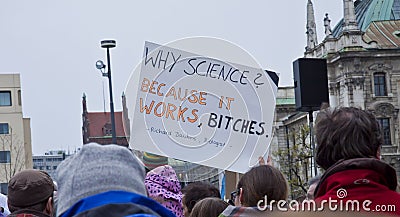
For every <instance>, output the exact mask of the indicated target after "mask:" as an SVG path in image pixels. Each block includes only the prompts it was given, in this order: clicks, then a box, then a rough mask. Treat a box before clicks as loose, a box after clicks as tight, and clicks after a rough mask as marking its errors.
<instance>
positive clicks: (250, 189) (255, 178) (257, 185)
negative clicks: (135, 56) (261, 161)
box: [237, 165, 288, 207]
mask: <svg viewBox="0 0 400 217" xmlns="http://www.w3.org/2000/svg"><path fill="white" fill-rule="evenodd" d="M237 187H238V189H242V190H241V192H242V193H243V195H242V196H240V197H241V198H243V200H242V201H241V203H242V205H243V206H247V207H255V206H257V203H258V201H260V200H264V199H265V196H266V197H267V199H268V201H271V200H275V201H279V200H286V199H287V196H288V185H287V181H286V179H285V177H284V176H283V174H282V173H281V172H280V171H279V170H278V169H276V168H275V167H272V166H270V165H260V166H257V167H253V168H252V169H251V170H249V171H248V172H246V173H245V174H244V175H243V177H242V178H241V179H240V180H239V183H238V185H237ZM264 202H265V201H264Z"/></svg>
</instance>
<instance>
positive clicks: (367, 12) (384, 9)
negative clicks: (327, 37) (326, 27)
mask: <svg viewBox="0 0 400 217" xmlns="http://www.w3.org/2000/svg"><path fill="white" fill-rule="evenodd" d="M354 4H355V12H356V17H357V24H358V27H359V29H360V30H361V31H363V32H365V31H366V30H367V28H368V26H369V25H370V24H371V23H372V22H374V21H384V20H400V0H357V1H355V2H354ZM343 22H344V21H343V19H341V20H340V21H339V23H338V24H337V25H336V26H335V28H334V29H333V32H332V35H333V36H334V37H335V38H337V37H338V36H339V35H340V34H341V33H342V30H343Z"/></svg>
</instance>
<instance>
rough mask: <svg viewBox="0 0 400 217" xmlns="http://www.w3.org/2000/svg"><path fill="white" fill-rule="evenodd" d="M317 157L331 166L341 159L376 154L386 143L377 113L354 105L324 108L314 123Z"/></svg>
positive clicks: (369, 156) (319, 160)
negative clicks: (332, 108) (331, 108)
mask: <svg viewBox="0 0 400 217" xmlns="http://www.w3.org/2000/svg"><path fill="white" fill-rule="evenodd" d="M315 140H316V143H317V152H316V161H317V163H318V165H320V166H321V167H322V168H323V169H325V170H326V169H328V168H329V167H331V166H332V165H333V164H335V163H336V162H337V161H339V160H342V159H344V160H347V159H353V158H371V157H375V156H376V154H377V152H378V149H379V147H380V146H381V144H382V143H383V137H382V132H381V128H380V126H379V123H378V121H377V120H376V118H375V116H374V115H373V114H372V113H370V112H368V111H364V110H361V109H359V108H354V107H342V108H337V109H335V110H333V112H332V111H331V110H330V109H327V110H323V111H321V112H320V113H319V114H318V118H317V121H316V125H315Z"/></svg>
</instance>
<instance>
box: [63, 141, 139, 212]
mask: <svg viewBox="0 0 400 217" xmlns="http://www.w3.org/2000/svg"><path fill="white" fill-rule="evenodd" d="M144 178H145V170H144V167H143V165H142V164H141V162H140V161H139V160H138V159H137V157H136V156H135V155H134V154H133V153H132V152H131V151H129V150H128V149H127V148H125V147H122V146H117V145H99V144H95V143H90V144H86V145H83V148H82V149H81V151H79V152H78V153H77V154H75V155H74V156H71V157H69V158H67V159H65V160H64V161H63V162H62V163H61V164H60V165H59V166H58V168H57V171H56V177H55V179H56V181H57V184H58V193H57V198H58V204H57V216H60V215H61V214H63V213H64V212H65V211H67V210H68V209H69V208H70V207H71V206H72V205H74V204H75V203H76V202H78V201H79V200H81V199H83V198H85V197H88V196H91V195H95V194H99V193H102V192H106V191H112V190H122V191H128V192H134V193H137V194H141V195H146V188H145V186H144Z"/></svg>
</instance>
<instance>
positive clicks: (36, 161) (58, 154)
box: [32, 150, 79, 178]
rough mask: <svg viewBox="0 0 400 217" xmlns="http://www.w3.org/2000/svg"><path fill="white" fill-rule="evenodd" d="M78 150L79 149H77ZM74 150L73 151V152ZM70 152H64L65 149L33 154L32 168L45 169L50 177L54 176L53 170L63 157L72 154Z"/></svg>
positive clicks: (54, 170)
mask: <svg viewBox="0 0 400 217" xmlns="http://www.w3.org/2000/svg"><path fill="white" fill-rule="evenodd" d="M77 151H79V150H77ZM75 153H76V151H75V152H74V153H73V154H75ZM73 154H71V153H69V152H68V153H66V152H65V151H62V150H59V151H49V152H46V153H45V154H44V155H37V156H33V157H32V158H33V169H38V170H43V171H46V172H47V173H48V174H49V175H50V176H51V177H52V178H54V177H55V172H56V169H57V167H58V165H60V163H61V162H62V161H63V160H65V158H67V157H69V156H71V155H73Z"/></svg>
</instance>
